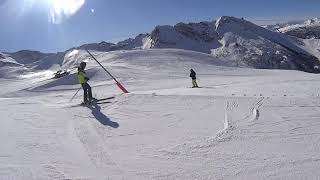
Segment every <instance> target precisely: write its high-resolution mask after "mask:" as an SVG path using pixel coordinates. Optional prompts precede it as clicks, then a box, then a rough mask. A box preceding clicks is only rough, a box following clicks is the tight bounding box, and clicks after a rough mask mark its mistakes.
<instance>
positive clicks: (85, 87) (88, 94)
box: [78, 62, 92, 104]
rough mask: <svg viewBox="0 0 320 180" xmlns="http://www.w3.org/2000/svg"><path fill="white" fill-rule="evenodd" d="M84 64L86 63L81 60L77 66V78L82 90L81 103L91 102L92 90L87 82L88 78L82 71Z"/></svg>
mask: <svg viewBox="0 0 320 180" xmlns="http://www.w3.org/2000/svg"><path fill="white" fill-rule="evenodd" d="M86 66H87V64H86V63H85V62H81V63H80V67H78V80H79V83H80V84H81V86H82V89H83V92H84V95H83V104H89V103H90V102H92V90H91V86H90V85H89V84H88V81H89V78H88V77H87V76H86V72H85V71H84V69H85V68H86Z"/></svg>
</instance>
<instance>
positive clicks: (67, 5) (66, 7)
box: [24, 0, 85, 24]
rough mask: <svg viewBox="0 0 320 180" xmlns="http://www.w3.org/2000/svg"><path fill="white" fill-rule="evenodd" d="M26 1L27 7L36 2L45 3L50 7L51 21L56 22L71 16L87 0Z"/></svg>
mask: <svg viewBox="0 0 320 180" xmlns="http://www.w3.org/2000/svg"><path fill="white" fill-rule="evenodd" d="M24 2H25V5H26V6H27V7H32V6H33V5H34V4H35V3H45V4H46V5H47V6H48V7H49V21H50V22H52V23H54V24H59V23H61V22H62V21H63V20H64V19H65V18H68V17H71V16H72V15H74V14H75V13H76V12H78V11H79V10H80V8H81V7H82V6H83V5H84V4H85V0H24Z"/></svg>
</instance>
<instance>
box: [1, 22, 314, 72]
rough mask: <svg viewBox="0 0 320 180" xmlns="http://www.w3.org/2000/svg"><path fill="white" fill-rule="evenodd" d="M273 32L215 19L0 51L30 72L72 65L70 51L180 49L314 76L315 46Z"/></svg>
mask: <svg viewBox="0 0 320 180" xmlns="http://www.w3.org/2000/svg"><path fill="white" fill-rule="evenodd" d="M309 45H310V43H308V42H307V43H306V42H305V41H303V40H302V39H299V38H295V37H292V36H287V35H286V34H282V33H278V32H274V31H271V30H268V29H265V28H263V27H260V26H258V25H255V24H253V23H251V22H249V21H246V20H244V19H238V18H235V17H227V16H224V17H221V18H219V19H218V20H214V21H212V22H200V23H189V24H185V23H178V24H176V25H175V26H157V27H156V28H155V29H154V30H153V31H152V32H151V33H150V34H140V35H138V36H137V37H135V38H130V39H127V40H124V41H121V42H118V43H116V44H114V43H108V42H104V41H103V42H101V43H91V44H84V45H82V46H79V47H74V48H71V49H68V50H66V51H65V52H60V53H56V54H54V53H41V52H36V51H19V52H16V53H4V54H6V57H10V58H12V59H13V60H15V61H16V62H18V63H20V64H22V65H24V66H26V67H32V68H35V69H49V68H52V67H55V68H57V67H63V66H64V63H65V62H70V61H76V59H75V58H76V57H75V56H74V54H75V53H74V52H75V51H77V50H82V49H89V50H94V51H102V52H109V51H116V50H133V49H159V48H160V49H162V48H166V49H167V48H170V49H185V50H191V51H197V52H202V53H206V54H210V55H211V56H212V57H213V59H216V58H217V59H220V60H221V62H223V63H219V65H223V66H233V67H249V68H259V69H292V70H301V71H306V72H312V73H319V72H320V69H319V67H320V61H319V59H318V58H317V57H319V56H318V55H319V54H318V53H317V51H314V50H313V49H314V48H319V49H320V47H317V46H315V45H316V43H314V42H313V43H312V48H311V47H310V46H309ZM70 54H71V55H70Z"/></svg>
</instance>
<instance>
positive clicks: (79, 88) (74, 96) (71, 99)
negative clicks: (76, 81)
mask: <svg viewBox="0 0 320 180" xmlns="http://www.w3.org/2000/svg"><path fill="white" fill-rule="evenodd" d="M80 89H81V87H80V88H79V89H78V90H77V92H76V93H75V94H74V95H73V96H72V98H71V99H70V102H72V100H73V99H74V98H75V97H76V96H77V94H78V93H79V91H80Z"/></svg>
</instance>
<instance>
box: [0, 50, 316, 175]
mask: <svg viewBox="0 0 320 180" xmlns="http://www.w3.org/2000/svg"><path fill="white" fill-rule="evenodd" d="M93 54H94V55H95V56H96V57H97V58H98V60H99V61H100V62H101V63H102V64H103V65H104V66H105V67H106V68H107V69H109V70H110V71H111V73H113V74H114V75H115V76H116V77H117V78H118V80H119V81H120V82H121V83H122V84H123V85H124V86H125V87H126V88H127V89H128V90H129V91H130V93H129V94H121V92H120V91H119V90H118V89H117V87H116V86H115V84H114V82H113V81H112V79H111V78H110V77H109V76H107V75H106V73H105V72H104V71H103V70H102V69H101V68H100V67H99V66H98V65H97V64H96V63H95V62H94V61H93V60H92V59H89V56H88V55H87V54H86V53H85V52H83V51H74V52H73V53H71V54H70V58H69V59H68V58H65V59H64V62H63V67H64V68H72V67H74V66H76V65H77V64H78V63H79V62H81V61H84V60H86V61H87V62H88V66H87V72H88V75H89V77H90V79H91V80H90V81H89V83H90V84H91V85H92V87H93V94H94V96H95V97H97V98H107V97H114V98H109V100H107V101H108V102H109V103H105V104H97V105H92V106H90V107H80V106H77V105H78V104H79V103H80V102H81V101H82V91H80V93H79V94H78V95H77V96H76V97H75V99H74V100H73V101H70V99H71V98H72V96H73V95H74V93H75V92H76V91H77V90H78V88H79V85H78V84H77V80H76V75H75V74H74V73H72V74H71V75H69V76H67V77H64V78H61V79H58V80H52V79H47V80H44V79H43V78H39V76H34V75H32V74H34V73H41V71H39V70H34V72H33V71H32V70H30V76H28V74H24V76H23V77H17V78H1V79H0V84H1V92H0V114H1V121H0V123H1V125H0V128H1V129H0V141H1V143H2V145H1V148H0V179H1V180H9V179H10V180H11V179H14V180H25V179H29V180H33V179H34V180H38V179H39V180H40V179H59V180H60V179H77V180H84V179H86V180H87V179H93V180H96V179H137V180H141V179H246V180H248V179H249V180H250V179H252V180H256V179H319V178H320V172H319V169H320V153H319V152H320V136H319V134H320V122H319V120H320V97H319V92H320V86H319V85H318V84H319V82H320V77H319V75H316V74H308V73H304V72H299V71H284V70H283V71H281V70H254V69H246V68H230V67H222V66H217V65H221V64H223V62H221V61H219V59H214V58H213V57H211V56H210V55H206V54H202V53H195V52H191V51H183V50H174V49H173V50H167V49H162V50H159V49H158V50H156V49H155V50H135V51H115V52H109V53H106V52H104V53H102V52H93ZM190 68H193V69H194V70H195V71H196V72H197V76H198V78H199V79H198V83H199V85H200V86H201V87H202V88H199V89H192V88H190V86H191V80H190V78H189V70H190ZM6 72H7V73H14V75H16V74H15V71H14V69H13V70H12V71H6ZM46 72H47V71H44V74H46ZM8 77H11V76H8ZM41 77H47V76H41Z"/></svg>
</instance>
